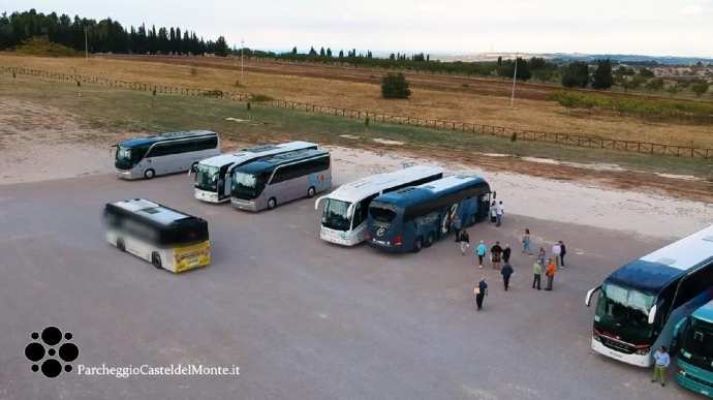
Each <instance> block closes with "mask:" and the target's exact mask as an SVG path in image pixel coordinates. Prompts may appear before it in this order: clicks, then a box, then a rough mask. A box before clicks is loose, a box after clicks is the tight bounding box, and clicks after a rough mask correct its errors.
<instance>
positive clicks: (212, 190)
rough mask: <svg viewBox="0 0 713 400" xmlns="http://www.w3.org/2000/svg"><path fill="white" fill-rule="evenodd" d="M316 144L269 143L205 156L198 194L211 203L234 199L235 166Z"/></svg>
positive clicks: (200, 166)
mask: <svg viewBox="0 0 713 400" xmlns="http://www.w3.org/2000/svg"><path fill="white" fill-rule="evenodd" d="M316 148H317V145H316V144H314V143H308V142H289V143H281V144H277V145H273V144H269V145H263V146H255V147H251V148H248V149H243V150H241V151H239V152H237V153H232V154H221V155H218V156H215V157H211V158H207V159H205V160H202V161H201V162H199V163H198V166H197V168H196V183H195V185H194V186H195V197H196V199H198V200H202V201H206V202H209V203H223V202H226V201H230V189H231V177H232V174H233V170H234V169H235V168H237V167H239V166H241V165H243V164H245V163H248V162H250V161H253V160H257V159H260V158H265V157H268V156H272V155H275V154H281V153H287V152H290V151H296V150H305V149H316Z"/></svg>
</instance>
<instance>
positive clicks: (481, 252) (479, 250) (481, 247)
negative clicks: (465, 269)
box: [475, 240, 488, 268]
mask: <svg viewBox="0 0 713 400" xmlns="http://www.w3.org/2000/svg"><path fill="white" fill-rule="evenodd" d="M487 252H488V248H487V247H486V246H485V242H483V241H482V240H481V241H480V243H479V244H478V246H477V247H476V248H475V255H476V256H478V268H483V258H485V254H486V253H487Z"/></svg>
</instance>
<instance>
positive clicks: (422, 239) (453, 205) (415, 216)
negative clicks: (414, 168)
mask: <svg viewBox="0 0 713 400" xmlns="http://www.w3.org/2000/svg"><path fill="white" fill-rule="evenodd" d="M489 209H490V186H489V185H488V183H487V182H486V181H485V180H484V179H483V178H481V177H478V176H449V177H447V178H443V179H439V180H436V181H433V182H429V183H425V184H423V185H419V186H412V187H408V188H404V189H401V190H398V191H395V192H390V193H386V194H383V195H381V196H379V197H377V198H375V199H374V200H373V201H372V202H371V205H370V206H369V220H368V243H369V244H370V245H371V246H373V247H376V248H379V249H382V250H386V251H393V252H407V251H413V252H418V251H420V250H421V248H423V247H428V246H430V245H432V244H433V242H435V241H436V240H438V239H440V238H442V237H444V236H446V235H448V233H449V232H451V230H452V228H453V222H454V220H455V218H456V217H458V218H459V219H460V221H461V224H462V226H463V227H466V226H470V225H473V224H475V223H476V222H478V221H480V220H482V219H484V218H486V217H487V215H488V210H489Z"/></svg>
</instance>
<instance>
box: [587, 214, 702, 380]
mask: <svg viewBox="0 0 713 400" xmlns="http://www.w3.org/2000/svg"><path fill="white" fill-rule="evenodd" d="M712 286H713V226H710V227H708V228H706V229H703V230H701V231H700V232H697V233H694V234H693V235H691V236H688V237H686V238H683V239H681V240H679V241H677V242H675V243H672V244H670V245H668V246H666V247H663V248H661V249H659V250H656V251H654V252H653V253H651V254H648V255H646V256H644V257H641V258H640V259H638V260H635V261H632V262H630V263H628V264H626V265H624V266H622V267H621V268H619V269H617V270H616V271H614V272H612V273H611V274H610V275H609V276H608V277H607V278H606V279H605V280H604V282H603V283H602V284H601V286H598V287H596V288H594V289H591V290H589V291H588V292H587V296H586V299H585V303H586V305H587V306H589V305H590V304H591V300H592V297H593V295H594V293H595V292H597V291H598V292H599V298H598V299H597V306H596V310H595V313H594V324H593V329H592V349H593V350H594V351H596V352H597V353H600V354H603V355H605V356H608V357H611V358H613V359H616V360H619V361H623V362H625V363H628V364H632V365H636V366H639V367H650V366H651V364H652V359H651V357H652V354H653V352H654V351H656V349H658V348H659V347H660V346H662V345H664V346H667V347H670V344H671V340H672V338H673V331H674V327H675V326H676V324H677V323H678V322H680V321H681V320H683V319H685V318H686V317H688V315H690V314H691V313H692V312H693V311H695V310H696V309H697V308H699V307H700V306H702V305H703V304H705V303H707V302H708V301H710V300H711V298H712V297H713V293H712V292H713V291H712V290H711V288H712Z"/></svg>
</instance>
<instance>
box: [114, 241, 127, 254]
mask: <svg viewBox="0 0 713 400" xmlns="http://www.w3.org/2000/svg"><path fill="white" fill-rule="evenodd" d="M116 248H117V249H119V251H126V245H125V244H124V239H122V238H119V239H116Z"/></svg>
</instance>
